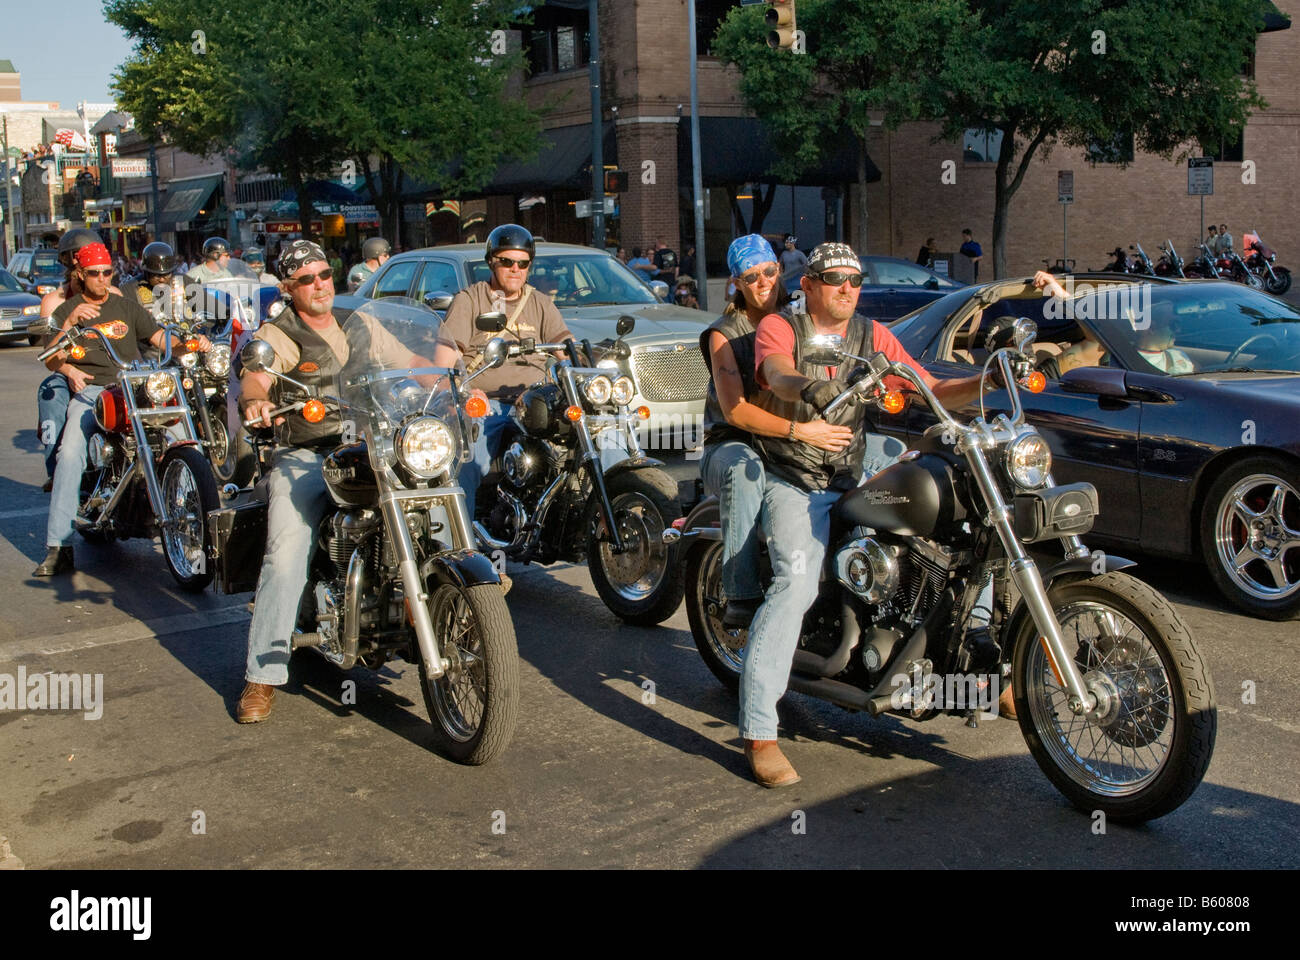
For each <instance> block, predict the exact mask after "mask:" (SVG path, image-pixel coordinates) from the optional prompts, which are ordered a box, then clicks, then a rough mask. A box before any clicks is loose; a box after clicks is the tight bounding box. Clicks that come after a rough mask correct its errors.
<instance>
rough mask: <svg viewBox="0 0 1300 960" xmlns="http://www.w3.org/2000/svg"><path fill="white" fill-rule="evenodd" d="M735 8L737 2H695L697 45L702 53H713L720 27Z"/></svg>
mask: <svg viewBox="0 0 1300 960" xmlns="http://www.w3.org/2000/svg"><path fill="white" fill-rule="evenodd" d="M735 6H736V2H735V0H695V44H696V49H698V50H699V52H700V53H702V54H707V53H710V52H712V47H713V38H714V36H716V35H717V32H718V26H719V25H720V24H721V23H722V21H723V20H725V19H727V14H728V13H730V12H731V10H732V8H733V7H735Z"/></svg>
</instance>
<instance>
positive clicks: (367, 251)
mask: <svg viewBox="0 0 1300 960" xmlns="http://www.w3.org/2000/svg"><path fill="white" fill-rule="evenodd" d="M390 249H392V248H391V247H389V246H388V241H387V240H385V239H384V238H383V237H371V238H370V239H368V240H367V241H366V242H365V243H363V244H362V245H361V259H362V260H378V259H379V258H380V257H383V256H387V255H388V252H389V250H390Z"/></svg>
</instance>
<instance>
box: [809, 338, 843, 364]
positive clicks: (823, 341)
mask: <svg viewBox="0 0 1300 960" xmlns="http://www.w3.org/2000/svg"><path fill="white" fill-rule="evenodd" d="M801 359H803V360H806V361H808V362H809V363H815V364H817V365H818V366H824V367H838V366H839V365H840V361H842V360H843V359H844V338H843V337H841V336H840V335H839V334H838V333H818V334H815V335H814V336H811V337H809V338H808V339H807V340H805V341H804V342H803V356H802V358H801Z"/></svg>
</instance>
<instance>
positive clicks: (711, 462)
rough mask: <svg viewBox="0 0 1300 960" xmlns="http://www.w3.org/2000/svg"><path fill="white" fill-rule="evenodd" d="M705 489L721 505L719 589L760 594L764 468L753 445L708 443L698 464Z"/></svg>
mask: <svg viewBox="0 0 1300 960" xmlns="http://www.w3.org/2000/svg"><path fill="white" fill-rule="evenodd" d="M700 476H701V477H702V478H703V479H704V489H705V490H706V491H707V492H709V493H712V494H716V495H717V497H718V501H719V504H720V506H721V508H722V589H723V591H724V592H725V593H726V595H727V598H728V599H730V600H752V599H754V598H755V597H759V596H762V593H763V587H762V584H761V583H760V582H759V577H758V558H759V542H758V516H759V512H760V511H761V510H762V509H763V487H764V476H765V471H764V469H763V461H762V459H761V458H760V457H759V455H758V454H757V453H755V452H754V448H753V447H751V446H750V445H749V444H747V443H742V442H740V441H739V440H729V441H727V442H726V443H714V444H709V445H708V446H706V447H705V448H704V460H703V462H702V463H701V464H700Z"/></svg>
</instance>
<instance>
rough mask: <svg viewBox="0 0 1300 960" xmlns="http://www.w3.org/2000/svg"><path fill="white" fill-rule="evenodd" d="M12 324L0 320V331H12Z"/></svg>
mask: <svg viewBox="0 0 1300 960" xmlns="http://www.w3.org/2000/svg"><path fill="white" fill-rule="evenodd" d="M13 328H14V322H13V321H12V320H0V330H12V329H13Z"/></svg>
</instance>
